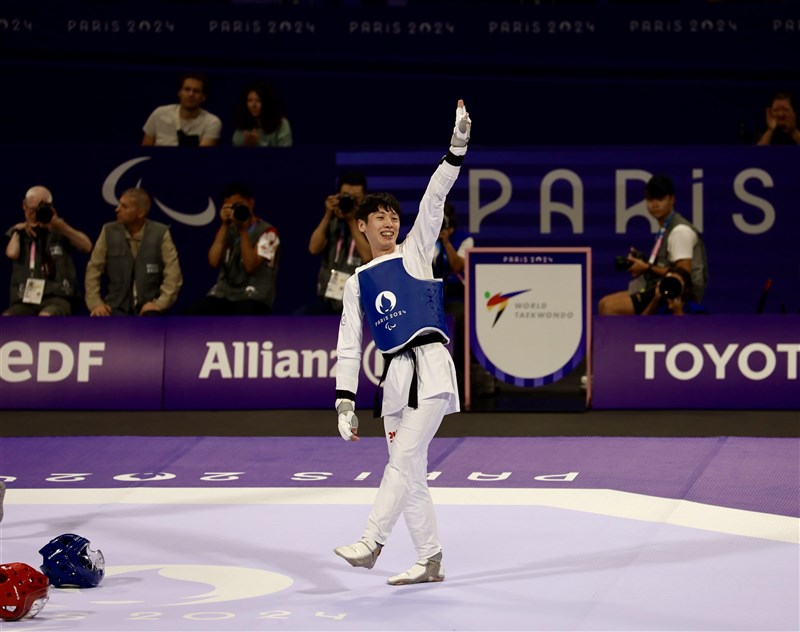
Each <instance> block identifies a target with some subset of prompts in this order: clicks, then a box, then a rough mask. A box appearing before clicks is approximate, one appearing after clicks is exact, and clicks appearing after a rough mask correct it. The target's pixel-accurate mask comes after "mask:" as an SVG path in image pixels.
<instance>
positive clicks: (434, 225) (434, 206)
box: [405, 99, 472, 259]
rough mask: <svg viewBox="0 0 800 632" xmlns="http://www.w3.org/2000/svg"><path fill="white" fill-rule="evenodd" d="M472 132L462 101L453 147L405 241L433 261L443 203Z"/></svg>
mask: <svg viewBox="0 0 800 632" xmlns="http://www.w3.org/2000/svg"><path fill="white" fill-rule="evenodd" d="M471 131H472V120H471V119H470V116H469V113H468V112H467V108H466V106H465V105H464V101H463V100H461V99H460V100H459V101H458V106H457V107H456V120H455V125H454V127H453V133H452V136H451V138H450V148H449V149H448V150H447V153H446V154H445V155H444V157H443V158H442V160H441V161H440V163H439V166H438V168H437V169H436V171H434V173H433V176H431V179H430V182H429V183H428V188H427V189H426V190H425V194H424V195H423V196H422V200H421V201H420V205H419V213H418V214H417V217H416V219H415V221H414V226H413V227H412V229H411V230H410V231H409V234H408V237H407V238H406V241H405V243H406V244H408V247H413V248H417V249H418V250H419V251H420V253H423V254H424V255H425V256H429V257H431V259H432V258H433V254H434V252H435V248H436V241H437V240H438V239H439V233H440V231H441V228H442V219H443V218H444V201H445V198H446V197H447V194H448V193H449V192H450V189H451V188H452V187H453V184H454V183H455V181H456V179H457V178H458V174H459V172H460V171H461V163H462V162H463V160H464V155H465V154H466V153H467V144H468V143H469V139H470V133H471Z"/></svg>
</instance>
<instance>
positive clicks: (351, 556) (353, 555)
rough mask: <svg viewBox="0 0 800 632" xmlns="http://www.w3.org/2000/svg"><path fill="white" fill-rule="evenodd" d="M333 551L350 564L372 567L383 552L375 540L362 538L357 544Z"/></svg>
mask: <svg viewBox="0 0 800 632" xmlns="http://www.w3.org/2000/svg"><path fill="white" fill-rule="evenodd" d="M333 552H334V553H336V555H338V556H339V557H341V558H342V559H345V560H347V562H348V563H349V564H350V566H356V567H362V568H372V567H373V566H375V561H376V560H377V559H378V556H379V555H380V554H381V546H380V545H379V544H378V543H377V542H375V540H370V539H369V538H361V539H360V540H359V541H358V542H356V543H355V544H348V545H346V546H340V547H337V548H335V549H333Z"/></svg>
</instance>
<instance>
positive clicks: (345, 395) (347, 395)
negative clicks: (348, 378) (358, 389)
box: [336, 388, 356, 401]
mask: <svg viewBox="0 0 800 632" xmlns="http://www.w3.org/2000/svg"><path fill="white" fill-rule="evenodd" d="M336 399H351V400H353V401H356V394H355V393H352V392H350V391H340V390H339V389H338V388H337V389H336Z"/></svg>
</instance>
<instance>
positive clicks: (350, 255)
mask: <svg viewBox="0 0 800 632" xmlns="http://www.w3.org/2000/svg"><path fill="white" fill-rule="evenodd" d="M343 244H344V236H340V237H339V239H338V241H337V242H336V257H335V258H334V261H336V262H338V261H339V255H340V254H341V252H342V245H343ZM355 250H356V240H355V239H351V240H350V252H349V253H347V263H348V264H349V263H350V262H351V261H353V253H354V252H355Z"/></svg>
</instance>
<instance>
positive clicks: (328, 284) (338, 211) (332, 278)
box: [296, 171, 372, 314]
mask: <svg viewBox="0 0 800 632" xmlns="http://www.w3.org/2000/svg"><path fill="white" fill-rule="evenodd" d="M366 193H367V179H366V177H365V176H364V174H362V173H361V172H360V171H348V172H345V173H342V174H341V175H340V176H339V186H338V188H337V193H333V194H331V195H329V196H328V197H327V198H325V212H324V213H323V215H322V219H321V220H320V222H319V224H318V225H317V227H316V228H315V229H314V232H313V233H311V238H310V239H309V242H308V251H309V252H310V253H311V254H312V255H322V262H321V264H320V267H319V274H318V275H317V299H316V301H315V302H313V303H311V304H309V305H306V306H304V307H302V308H301V309H299V310H298V311H297V312H296V313H298V314H341V313H342V294H343V293H344V284H345V281H347V279H348V278H349V277H350V276H351V275H352V274H353V272H355V269H356V268H357V267H358V266H360V265H362V264H364V263H367V262H368V261H370V260H371V259H372V253H371V252H370V248H369V243H367V239H366V237H364V234H363V233H362V232H361V231H359V230H358V225H357V223H356V210H357V209H358V206H359V204H361V200H363V199H364V196H365V195H366Z"/></svg>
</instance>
